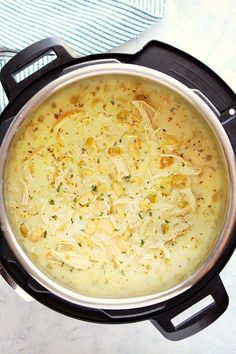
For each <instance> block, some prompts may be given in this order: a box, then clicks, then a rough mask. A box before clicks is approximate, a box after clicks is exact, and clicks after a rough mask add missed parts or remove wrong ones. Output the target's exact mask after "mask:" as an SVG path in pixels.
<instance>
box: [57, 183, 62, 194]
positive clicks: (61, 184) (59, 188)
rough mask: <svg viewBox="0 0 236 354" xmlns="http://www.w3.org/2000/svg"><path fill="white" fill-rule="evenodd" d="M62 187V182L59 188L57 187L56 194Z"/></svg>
mask: <svg viewBox="0 0 236 354" xmlns="http://www.w3.org/2000/svg"><path fill="white" fill-rule="evenodd" d="M61 186H62V182H60V184H59V186H58V187H57V192H60V190H61Z"/></svg>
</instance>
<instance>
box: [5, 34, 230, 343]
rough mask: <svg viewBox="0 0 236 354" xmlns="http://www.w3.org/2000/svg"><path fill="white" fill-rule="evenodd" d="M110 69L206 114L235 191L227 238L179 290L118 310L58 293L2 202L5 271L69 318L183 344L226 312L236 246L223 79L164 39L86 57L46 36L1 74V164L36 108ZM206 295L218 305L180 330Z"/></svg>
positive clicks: (28, 294) (25, 291)
mask: <svg viewBox="0 0 236 354" xmlns="http://www.w3.org/2000/svg"><path fill="white" fill-rule="evenodd" d="M52 53H53V54H54V56H55V59H54V60H52V61H51V62H49V63H47V65H45V66H43V67H40V68H39V70H37V71H35V72H33V73H32V74H30V75H29V76H27V77H26V78H25V79H23V80H19V79H16V78H17V77H18V78H19V75H20V73H21V72H22V71H23V70H24V69H25V68H27V67H29V66H30V65H31V64H33V63H35V62H36V61H38V60H40V59H41V58H42V57H45V56H47V55H51V54H52ZM146 68H150V69H154V70H155V71H152V70H148V69H146ZM113 69H114V70H113ZM112 70H113V71H114V72H115V73H118V74H119V73H121V74H123V73H124V72H126V74H128V72H129V70H130V72H131V73H132V74H133V75H135V72H137V75H139V76H142V77H149V78H151V76H152V77H153V79H156V81H157V82H159V81H160V83H162V82H164V83H165V84H166V85H167V86H168V85H169V87H171V85H172V86H173V88H174V89H175V90H177V91H179V93H182V95H183V96H185V97H186V98H189V100H190V101H192V103H193V104H196V105H197V106H198V107H200V108H202V113H204V114H205V115H206V116H208V119H209V120H210V124H211V127H212V129H213V130H215V132H216V135H218V138H219V140H220V141H221V145H222V147H223V149H224V152H225V157H226V159H227V164H228V170H229V178H230V185H231V186H230V195H229V199H230V206H229V210H230V213H228V215H227V219H226V224H225V230H224V234H223V236H222V237H221V238H220V239H219V242H217V244H216V246H215V247H214V250H213V251H212V253H211V254H210V256H209V257H208V260H207V261H206V262H204V264H203V265H202V266H201V267H200V268H199V269H198V270H197V271H196V272H195V273H194V274H193V275H192V276H190V278H189V279H187V280H186V282H184V286H183V285H182V287H181V288H180V289H178V290H179V291H176V289H175V291H172V292H168V293H166V294H161V295H162V296H158V294H157V296H156V297H155V296H154V297H151V298H150V297H148V298H145V301H144V299H143V301H141V300H139V301H138V300H137V301H134V300H133V302H132V301H130V303H129V302H124V301H122V300H121V301H117V304H116V303H114V304H113V303H112V302H109V301H97V303H93V302H91V301H87V302H86V301H82V300H83V299H82V300H81V299H79V300H78V301H77V300H76V299H74V298H73V296H69V295H70V294H69V292H67V294H66V293H65V292H63V291H60V289H59V287H56V286H55V287H53V286H50V283H49V282H47V281H46V280H45V281H44V279H43V278H42V277H40V276H39V274H38V273H37V271H33V270H32V269H33V268H32V269H31V268H30V266H29V264H28V263H27V261H26V260H25V257H24V254H23V251H22V250H19V248H17V245H16V243H15V241H14V237H11V232H10V231H9V229H8V227H7V224H6V222H5V220H3V209H4V208H3V204H4V203H3V198H2V203H1V216H0V217H1V237H0V273H1V274H2V276H3V277H4V278H5V280H6V281H7V282H8V283H9V284H10V285H11V286H12V287H13V288H14V289H15V290H16V291H17V292H18V293H19V294H20V295H22V296H23V297H24V298H25V299H27V300H30V301H31V300H33V299H35V300H37V301H39V302H41V303H43V304H44V305H46V306H48V307H50V308H52V309H54V310H56V311H58V312H60V313H63V314H65V315H67V316H71V317H74V318H77V319H80V320H86V321H91V322H99V323H128V322H134V321H141V320H150V321H151V322H152V323H153V324H154V325H155V326H156V327H157V329H159V330H160V332H161V333H162V334H163V335H164V336H165V337H167V338H168V339H171V340H179V339H183V338H186V337H188V336H190V335H192V334H194V333H196V332H198V331H200V330H202V329H203V328H205V327H207V326H208V325H209V324H211V323H212V322H213V321H215V320H216V319H217V318H218V317H219V316H220V315H221V314H222V313H223V312H224V311H225V310H226V308H227V306H228V296H227V293H226V290H225V288H224V286H223V284H222V282H221V279H220V277H219V273H220V271H221V270H222V268H223V267H224V265H225V264H226V262H227V261H228V260H229V257H230V256H231V254H232V252H233V250H234V248H235V245H236V239H235V217H236V215H235V210H236V209H235V208H236V205H235V204H236V197H235V183H236V178H235V176H236V175H235V158H234V152H233V151H235V149H236V138H235V135H236V119H235V118H236V95H235V94H234V92H233V91H232V90H231V89H230V88H229V87H228V86H227V84H226V83H225V82H224V81H223V80H222V79H221V78H219V77H218V76H217V75H216V74H215V73H214V72H212V71H211V70H210V69H209V68H208V67H206V66H205V65H204V64H202V63H201V62H199V61H198V60H196V59H195V58H193V57H191V56H190V55H188V54H186V53H184V52H182V51H180V50H178V49H176V48H173V47H171V46H169V45H167V44H164V43H160V42H158V41H151V42H149V43H148V44H147V45H146V46H145V47H144V48H143V49H142V50H141V51H140V52H138V53H136V54H113V53H106V54H99V55H90V56H87V57H83V58H80V57H77V56H76V55H75V54H74V53H73V52H72V51H71V50H70V48H69V47H68V46H67V45H66V44H65V43H64V42H63V41H61V40H60V39H57V38H47V39H45V40H42V41H40V42H38V43H35V44H33V45H32V46H30V47H28V48H26V49H24V50H23V51H21V52H19V53H18V54H17V55H15V56H14V57H13V58H12V59H11V60H10V61H9V62H8V63H7V64H6V65H5V66H4V67H3V68H2V71H1V74H0V80H1V83H2V86H3V88H4V90H5V93H6V95H7V97H8V99H9V103H8V105H7V106H6V108H5V110H4V111H3V112H2V114H1V116H0V143H1V153H2V156H0V160H3V155H4V151H5V150H6V146H7V145H8V144H9V142H10V140H9V139H10V138H9V137H10V136H11V135H13V131H16V129H17V127H18V125H19V124H20V122H21V120H23V119H24V117H25V116H26V115H27V114H28V113H29V112H30V111H31V110H32V109H33V108H34V107H35V106H36V105H37V104H38V103H40V102H42V101H43V100H44V99H46V98H47V97H48V96H49V95H50V94H52V93H53V92H55V90H57V89H59V88H61V87H63V86H65V85H67V84H69V83H71V82H74V81H75V80H80V79H81V77H82V78H83V77H85V75H87V76H86V77H92V76H93V75H99V74H101V73H102V72H103V73H112V72H113V71H112ZM83 75H84V76H83ZM158 80H159V81H158ZM220 123H221V125H222V126H223V128H224V129H222V126H221V125H220ZM226 134H227V135H228V137H227V135H226ZM2 163H3V162H2ZM1 185H2V180H1ZM1 197H2V195H1ZM181 284H182V283H181ZM181 284H180V285H181ZM58 289H59V290H58ZM208 296H211V297H212V299H213V301H212V302H211V304H209V305H207V306H205V307H203V308H202V309H201V310H200V311H198V312H197V313H194V314H192V315H191V316H190V317H188V318H186V319H185V320H184V321H183V322H181V323H179V324H177V325H176V324H174V323H175V321H174V320H173V319H174V318H175V317H176V316H178V315H180V314H181V313H183V312H184V311H185V310H187V309H189V308H190V307H191V306H193V305H194V304H196V303H198V302H199V301H200V300H202V299H205V298H206V297H208ZM134 303H135V305H134ZM118 305H119V306H118Z"/></svg>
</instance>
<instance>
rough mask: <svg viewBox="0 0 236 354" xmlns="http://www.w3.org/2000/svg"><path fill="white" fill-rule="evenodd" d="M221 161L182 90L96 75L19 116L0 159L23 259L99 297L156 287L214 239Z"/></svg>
mask: <svg viewBox="0 0 236 354" xmlns="http://www.w3.org/2000/svg"><path fill="white" fill-rule="evenodd" d="M224 166H225V164H224V160H223V157H222V154H221V151H220V148H219V146H218V143H217V141H216V139H215V138H214V136H213V134H212V133H211V132H210V129H209V128H208V126H207V124H206V123H205V122H204V121H203V119H202V118H201V116H200V115H199V113H198V112H197V111H196V110H195V109H193V108H192V107H191V106H190V105H189V104H188V103H187V102H185V101H184V100H183V98H181V97H180V96H178V95H177V94H174V93H173V92H170V91H168V90H167V89H164V88H163V87H159V86H158V85H157V84H154V83H153V82H150V81H144V80H141V79H140V80H139V79H137V78H136V79H134V78H132V77H129V76H120V75H119V76H114V75H113V76H102V77H101V76H100V77H96V78H93V79H92V80H91V79H87V80H83V81H80V82H78V83H76V84H73V85H71V86H69V87H67V88H66V89H62V90H60V91H58V92H57V93H55V94H54V95H53V96H51V97H50V98H49V99H47V100H46V101H45V102H44V103H43V104H41V105H40V106H39V107H38V108H37V109H36V110H35V111H34V112H33V113H32V114H31V115H30V116H29V117H27V119H26V120H25V121H24V123H23V124H22V126H21V127H20V129H19V130H18V132H17V134H16V135H15V138H14V140H13V142H12V144H11V147H10V152H9V156H8V160H7V163H6V167H5V176H4V178H5V180H4V183H5V203H6V209H7V213H8V217H9V220H10V224H11V226H12V228H13V230H14V233H15V235H16V237H17V239H18V240H19V243H20V244H21V246H22V247H23V249H24V250H25V252H26V254H27V255H28V257H29V258H30V259H31V260H32V262H33V263H34V264H35V265H37V266H38V267H39V268H40V269H41V270H42V271H43V272H45V273H46V274H47V275H48V276H49V277H51V278H52V279H54V280H56V281H57V282H59V283H60V284H61V285H63V286H65V287H67V288H69V289H72V290H74V291H77V292H79V293H81V294H83V295H87V296H92V297H102V298H122V297H130V296H141V295H147V294H153V293H155V292H160V291H163V290H166V289H168V288H171V287H173V286H175V285H177V284H178V283H180V282H181V281H183V280H184V279H185V278H186V277H188V276H189V275H190V274H191V273H192V272H193V271H194V270H196V269H197V267H198V266H199V265H200V264H201V263H202V262H203V261H204V260H205V259H206V257H207V255H208V254H209V252H210V250H211V249H212V247H213V246H214V243H215V242H216V240H217V238H218V237H219V234H220V230H221V228H222V223H223V219H224V215H225V210H226V204H227V189H228V187H227V185H228V178H227V174H226V170H225V167H224Z"/></svg>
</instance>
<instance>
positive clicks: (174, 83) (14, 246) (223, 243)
mask: <svg viewBox="0 0 236 354" xmlns="http://www.w3.org/2000/svg"><path fill="white" fill-rule="evenodd" d="M108 74H115V75H117V74H120V75H128V76H134V77H139V78H143V79H148V80H151V81H153V82H156V83H157V84H159V85H161V86H163V87H166V88H168V89H170V90H172V91H175V92H176V93H178V94H179V95H180V96H182V97H183V98H184V99H185V100H187V101H188V102H189V103H190V104H192V106H194V107H195V109H197V111H198V112H199V113H200V114H201V115H202V117H203V118H205V120H206V121H207V123H208V125H209V126H210V128H211V130H212V131H213V133H214V135H215V136H216V138H217V140H218V143H219V146H220V148H221V149H222V154H223V156H224V159H225V164H226V166H227V172H228V180H229V190H228V209H227V212H226V215H225V223H224V226H223V229H222V231H221V235H220V237H219V239H218V241H217V242H216V243H215V245H214V248H213V249H212V251H211V252H210V254H209V255H208V256H207V258H206V259H205V260H204V261H203V263H202V264H201V265H200V266H199V267H198V268H197V269H196V270H195V271H194V272H193V273H192V274H191V275H190V276H189V277H188V278H186V279H185V280H184V281H183V282H181V283H179V284H177V285H176V286H175V287H173V288H170V289H167V290H165V291H162V292H158V293H155V294H152V295H145V296H139V297H130V298H121V299H120V298H119V299H105V298H95V297H89V296H85V295H81V294H80V293H78V292H76V291H73V290H69V289H68V288H66V287H64V286H62V285H60V284H59V283H57V281H54V280H53V279H52V278H50V277H49V276H48V275H46V273H44V272H43V271H42V270H40V269H39V268H38V267H37V266H36V265H35V264H34V263H33V262H32V261H31V260H30V258H29V257H28V256H27V254H26V253H25V252H24V251H23V248H22V247H21V245H20V243H19V242H18V241H17V238H16V237H15V236H14V233H13V231H12V230H11V226H10V223H9V221H8V218H7V212H6V209H5V201H4V183H3V179H4V178H3V177H4V168H5V162H6V158H7V152H8V148H9V145H10V143H11V141H12V139H13V137H14V135H15V134H16V132H17V130H18V127H19V126H20V124H21V123H22V121H23V120H24V119H25V117H27V116H28V115H29V114H30V113H31V112H32V111H33V110H34V109H36V108H37V107H38V106H39V105H40V104H41V103H42V102H43V101H44V100H45V99H47V98H48V97H50V96H51V95H52V94H54V93H55V92H56V91H59V90H60V89H62V88H64V87H66V86H68V85H70V84H72V83H74V82H77V81H79V80H82V79H85V78H92V77H95V76H101V75H108ZM235 184H236V168H235V157H234V152H233V149H232V147H231V144H230V141H229V139H228V136H227V134H226V132H225V130H224V129H223V127H222V126H221V124H220V122H219V120H218V118H217V117H216V114H215V113H214V112H213V111H212V110H211V109H210V108H209V106H208V105H207V104H206V103H205V102H204V101H203V100H202V99H201V98H200V97H198V96H197V94H196V93H194V92H193V91H192V90H191V89H190V88H188V87H187V86H185V85H184V84H182V83H180V82H179V81H178V80H176V79H174V78H172V77H170V76H168V75H166V74H163V73H161V72H159V71H157V70H154V69H150V68H147V67H143V66H139V65H134V64H123V63H110V64H95V65H92V66H87V67H83V68H78V69H75V70H73V71H70V72H68V73H67V74H64V75H62V76H61V77H59V78H57V79H55V80H54V81H52V82H50V83H49V84H47V85H46V86H45V87H43V88H42V89H41V90H39V91H38V92H37V93H36V94H35V95H34V96H33V97H32V98H31V99H30V100H29V101H28V102H27V103H26V104H25V105H24V106H23V107H22V108H21V110H20V111H19V112H18V114H17V115H16V116H15V118H14V120H13V122H12V123H11V126H10V127H9V129H8V131H7V133H6V135H5V136H4V139H3V142H2V144H1V147H0V222H1V228H2V231H3V233H4V235H5V238H6V241H7V243H8V244H9V246H10V248H11V250H12V252H13V253H14V254H15V256H16V257H17V259H18V260H19V262H20V264H21V265H22V266H23V268H24V269H25V270H26V272H28V273H29V274H30V275H31V276H32V277H33V278H34V279H35V280H36V281H37V282H38V283H39V284H41V285H42V286H43V287H44V288H46V289H48V290H49V291H50V292H52V293H53V294H55V295H56V296H58V297H60V298H62V299H64V300H66V301H68V302H71V303H74V304H77V305H80V306H85V307H90V308H95V309H100V308H103V309H112V310H118V309H135V308H141V307H146V306H151V305H155V304H159V303H161V302H163V301H166V300H169V299H172V298H174V297H176V296H178V295H180V294H182V293H184V292H186V291H187V290H188V289H190V288H191V287H193V286H194V285H195V284H197V283H198V282H199V281H200V280H201V279H202V278H203V277H204V276H206V274H207V273H208V272H209V271H210V270H211V269H212V268H213V267H214V264H215V263H216V262H217V260H218V259H219V258H220V257H221V256H222V254H223V253H224V250H225V249H226V247H227V244H228V242H229V240H230V236H231V230H232V229H233V225H234V222H235V218H236V215H234V213H233V211H234V210H236V186H235Z"/></svg>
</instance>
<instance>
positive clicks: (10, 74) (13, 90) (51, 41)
mask: <svg viewBox="0 0 236 354" xmlns="http://www.w3.org/2000/svg"><path fill="white" fill-rule="evenodd" d="M49 53H50V54H53V56H52V58H54V57H55V59H53V60H52V61H50V62H49V63H47V64H46V65H45V66H43V67H41V68H40V69H38V70H37V71H35V72H33V73H32V74H30V75H29V76H28V77H26V78H25V79H23V80H21V81H19V82H18V81H17V80H16V77H15V75H16V74H19V73H20V72H21V71H22V70H24V69H26V68H27V67H29V66H30V65H31V64H33V63H35V62H37V61H38V60H40V59H41V58H43V57H44V56H46V55H49ZM74 58H76V55H75V53H74V52H73V51H72V50H71V49H70V48H69V46H68V45H67V44H66V43H65V42H64V41H63V40H61V39H60V38H57V37H49V38H45V39H43V40H41V41H39V42H37V43H34V44H32V45H30V46H29V47H27V48H25V49H23V50H22V51H20V52H19V53H17V54H16V55H15V56H14V57H13V58H11V59H10V60H9V61H8V62H7V64H6V65H4V67H3V68H2V70H1V72H0V81H1V83H2V86H3V89H4V91H5V92H6V95H7V97H8V99H9V101H12V100H13V99H14V98H15V97H16V96H18V95H19V94H20V93H21V92H22V91H23V90H24V89H25V88H26V87H27V86H29V85H30V84H31V83H32V82H33V81H35V80H36V79H37V78H39V77H40V76H42V75H45V74H47V73H48V72H49V71H50V70H52V69H55V68H57V67H58V66H60V65H62V64H66V63H69V62H71V61H72V60H73V59H74Z"/></svg>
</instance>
